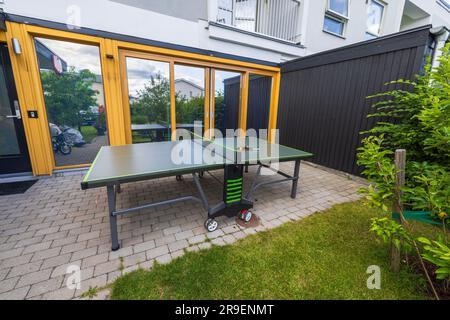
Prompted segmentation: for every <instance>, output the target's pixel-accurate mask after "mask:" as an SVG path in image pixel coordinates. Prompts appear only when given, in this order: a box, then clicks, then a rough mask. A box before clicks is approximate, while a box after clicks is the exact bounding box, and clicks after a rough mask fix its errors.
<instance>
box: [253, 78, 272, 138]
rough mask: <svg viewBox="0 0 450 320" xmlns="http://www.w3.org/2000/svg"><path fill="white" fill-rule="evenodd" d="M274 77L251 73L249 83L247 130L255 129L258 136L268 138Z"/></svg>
mask: <svg viewBox="0 0 450 320" xmlns="http://www.w3.org/2000/svg"><path fill="white" fill-rule="evenodd" d="M271 91H272V77H269V76H261V75H254V74H250V81H249V85H248V106H247V131H248V130H250V129H254V130H255V131H256V134H257V136H258V137H260V138H263V139H267V131H265V132H264V131H261V132H260V130H262V129H265V130H267V129H268V125H269V113H270V96H271Z"/></svg>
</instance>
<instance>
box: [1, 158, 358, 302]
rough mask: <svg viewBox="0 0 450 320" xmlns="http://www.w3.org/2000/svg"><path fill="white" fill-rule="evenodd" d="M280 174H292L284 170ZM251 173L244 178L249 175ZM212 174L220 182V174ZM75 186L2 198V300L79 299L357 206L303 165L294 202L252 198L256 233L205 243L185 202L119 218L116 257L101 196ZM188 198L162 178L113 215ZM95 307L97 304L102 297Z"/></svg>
mask: <svg viewBox="0 0 450 320" xmlns="http://www.w3.org/2000/svg"><path fill="white" fill-rule="evenodd" d="M281 168H282V169H283V170H286V172H292V171H293V166H292V164H282V165H281ZM255 170H256V168H254V167H253V168H250V172H249V175H252V174H254V172H255ZM213 174H214V175H215V176H216V177H218V178H221V177H220V175H221V172H220V171H215V172H213ZM82 177H83V175H82V174H81V173H77V174H65V175H64V176H59V177H49V178H43V179H40V180H39V181H38V182H37V183H36V184H35V185H34V186H32V187H31V188H30V189H29V190H28V191H27V192H26V193H25V194H20V195H11V196H1V197H0V300H2V299H73V298H77V297H80V295H81V294H82V293H83V292H85V291H86V290H88V289H89V287H95V286H97V287H102V286H105V285H106V284H108V283H111V282H112V281H114V279H116V278H117V277H119V276H120V275H121V274H122V273H126V272H130V271H132V270H136V269H137V268H139V267H141V268H151V266H152V264H153V262H154V261H155V260H156V261H158V262H160V263H167V262H169V261H170V260H171V259H174V258H176V257H179V256H181V255H183V254H184V253H185V252H186V251H196V250H200V249H207V248H209V247H210V246H212V245H225V244H231V243H233V242H235V241H237V240H238V239H241V238H243V237H245V236H247V235H249V234H253V233H256V232H259V231H263V230H266V229H270V228H274V227H277V226H279V225H281V224H283V223H286V222H288V221H293V220H298V219H301V218H303V217H306V216H308V215H310V214H312V213H314V212H317V211H321V210H324V209H327V208H329V207H331V206H332V205H334V204H337V203H342V202H347V201H353V200H356V199H358V198H359V196H358V195H357V193H356V190H357V189H358V188H360V187H361V186H362V184H363V182H361V181H358V180H352V179H349V178H348V177H345V176H343V175H342V174H336V173H334V172H331V171H329V170H323V169H321V168H318V167H314V166H311V165H309V164H307V163H303V164H302V165H301V170H300V183H299V190H298V195H297V198H296V199H291V198H290V187H291V184H290V183H283V184H275V185H267V186H263V187H261V188H260V189H258V190H257V192H256V194H255V198H256V200H257V201H256V203H255V207H254V210H253V212H254V213H255V214H257V215H258V216H259V217H260V219H261V225H260V226H258V227H256V228H248V229H244V228H242V227H239V226H237V225H236V223H235V221H234V219H231V218H224V217H221V218H219V219H218V221H219V222H220V226H219V229H218V230H216V231H214V232H212V233H208V232H207V231H206V230H205V229H204V227H203V223H204V221H205V215H206V213H205V212H204V210H203V208H202V207H201V206H200V205H199V204H197V203H193V202H184V203H178V204H174V205H170V206H166V207H161V208H158V209H147V210H145V212H138V213H135V214H132V215H129V216H125V217H119V218H118V227H119V239H120V242H121V249H120V250H118V251H116V252H112V251H111V250H110V249H111V245H110V237H109V222H108V213H107V202H106V190H104V188H99V189H90V190H87V191H82V190H81V189H80V182H81V179H82ZM249 178H250V177H249ZM249 178H247V179H246V183H247V184H248V183H249V182H250V180H251V179H249ZM263 179H269V180H270V179H278V177H277V176H275V177H274V176H267V177H264V178H263ZM202 185H203V187H204V189H205V192H206V195H207V197H208V200H209V201H210V202H211V203H215V202H216V201H219V198H220V196H221V194H222V190H221V185H219V184H218V182H217V181H216V180H215V179H214V178H213V177H211V176H209V175H208V174H205V176H204V178H203V179H202ZM189 193H194V194H195V193H196V189H195V185H194V182H193V179H192V177H190V176H185V178H184V180H183V181H181V182H178V181H176V180H175V178H163V179H158V180H153V181H144V182H137V183H130V184H126V185H123V186H122V193H121V194H120V195H119V196H118V208H121V207H129V206H135V205H139V204H145V203H146V202H149V201H159V200H164V199H169V198H172V197H174V196H179V195H184V194H189ZM207 238H208V239H209V241H207ZM70 265H76V266H79V267H80V268H81V279H82V282H81V288H80V289H72V290H71V289H68V288H67V286H66V283H67V280H68V278H69V277H70V274H67V267H68V266H70ZM99 297H100V298H105V294H101V295H99Z"/></svg>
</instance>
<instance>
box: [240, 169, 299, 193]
mask: <svg viewBox="0 0 450 320" xmlns="http://www.w3.org/2000/svg"><path fill="white" fill-rule="evenodd" d="M262 167H264V168H267V169H269V170H272V171H273V172H275V173H277V174H279V175H280V176H283V177H285V179H280V180H275V181H266V182H260V183H258V182H257V181H258V177H259V176H260V175H261V169H262ZM299 172H300V160H296V161H295V167H294V175H293V176H290V175H289V174H287V173H284V172H283V171H280V170H275V169H273V168H271V167H270V166H268V165H265V164H260V165H259V166H258V170H257V171H256V174H255V177H254V178H253V182H252V184H251V186H250V189H249V190H248V192H247V194H246V195H245V198H246V199H251V197H252V195H253V193H254V192H255V191H256V189H258V188H259V187H260V186H264V185H270V184H275V183H282V182H287V181H292V189H291V198H293V199H295V197H296V195H297V186H298V179H299Z"/></svg>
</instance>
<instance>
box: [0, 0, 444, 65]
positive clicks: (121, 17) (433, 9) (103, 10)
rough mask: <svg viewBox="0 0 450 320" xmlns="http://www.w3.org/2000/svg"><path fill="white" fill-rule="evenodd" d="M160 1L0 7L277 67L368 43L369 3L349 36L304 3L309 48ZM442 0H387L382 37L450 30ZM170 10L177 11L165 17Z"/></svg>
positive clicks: (63, 1)
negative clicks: (409, 12)
mask: <svg viewBox="0 0 450 320" xmlns="http://www.w3.org/2000/svg"><path fill="white" fill-rule="evenodd" d="M155 1H156V0H151V1H150V2H148V1H147V0H133V1H131V0H115V1H108V0H76V1H74V0H39V1H35V0H3V2H4V3H3V4H1V1H0V7H2V8H4V10H5V12H7V13H11V14H17V15H22V16H27V17H32V18H38V19H43V20H49V21H54V22H59V23H68V22H69V23H73V22H74V21H77V16H76V14H77V13H78V12H79V19H78V21H79V24H80V25H81V26H83V27H87V28H92V29H97V30H103V31H108V32H114V33H119V34H124V35H130V36H135V37H140V38H145V39H151V40H157V41H162V42H167V43H171V44H176V45H183V46H189V47H194V48H200V49H205V50H212V51H217V52H221V53H226V54H232V55H237V56H243V57H247V58H253V59H259V60H265V61H270V62H275V63H280V62H283V61H286V60H290V59H293V58H297V57H300V56H305V55H308V54H313V53H317V52H320V51H324V50H329V49H333V48H336V47H341V46H345V45H349V44H352V43H355V42H359V41H364V40H365V32H366V21H367V6H368V4H367V1H368V0H349V1H350V8H349V20H348V23H347V26H346V31H345V35H344V37H338V36H335V35H331V34H328V33H325V32H324V31H323V23H324V16H325V9H326V6H327V1H328V0H301V5H300V8H299V11H300V15H299V16H300V17H301V18H300V19H301V20H300V22H299V23H298V28H299V30H298V34H300V40H301V44H302V45H303V46H304V48H303V47H301V46H296V45H294V44H288V43H286V42H283V41H281V42H280V41H273V40H271V39H270V38H267V37H261V36H256V35H252V34H248V33H243V32H239V31H237V30H233V29H232V28H223V27H221V26H217V25H214V24H210V23H209V22H210V21H213V22H214V21H216V17H217V0H203V1H205V2H206V1H207V2H206V4H207V8H206V9H207V10H203V9H202V10H200V11H201V12H199V18H198V19H197V18H195V16H194V14H193V13H192V12H190V13H189V14H187V13H186V14H184V15H182V14H180V16H182V17H183V18H179V17H177V10H178V9H175V8H176V6H174V5H169V4H168V3H169V2H170V3H172V2H174V1H175V0H170V1H169V0H165V1H167V3H165V4H164V5H162V4H161V3H159V6H158V7H155V10H157V11H159V12H160V13H158V12H154V11H151V10H149V8H151V7H152V6H151V3H156V2H155ZM176 1H181V0H176ZM195 1H196V4H197V5H199V8H204V7H205V6H204V5H201V3H199V1H201V0H195ZM439 1H440V0H384V1H383V2H384V3H386V7H385V12H384V19H383V23H382V30H381V35H387V34H392V33H395V32H399V31H402V30H406V29H410V28H414V27H418V26H422V25H426V24H430V23H431V24H433V26H434V27H437V26H446V27H447V28H449V29H450V12H449V10H447V9H445V8H444V7H443V6H441V5H439V4H438V2H439ZM407 2H411V3H412V4H414V5H415V6H417V7H419V8H420V10H423V11H424V12H426V14H427V16H424V17H423V18H421V19H409V18H408V17H404V16H403V12H404V8H405V3H407ZM74 3H76V5H75V6H74ZM124 3H127V4H124ZM174 3H175V2H174ZM183 3H184V2H183ZM171 8H173V9H171ZM168 10H169V11H170V10H172V11H173V12H172V13H171V14H163V13H161V12H169V11H168ZM186 15H187V16H188V18H187V17H186ZM203 16H205V18H202V17H203Z"/></svg>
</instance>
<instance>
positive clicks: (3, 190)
mask: <svg viewBox="0 0 450 320" xmlns="http://www.w3.org/2000/svg"><path fill="white" fill-rule="evenodd" d="M36 182H37V180H29V181H18V182H7V183H0V196H8V195H11V194H20V193H25V191H27V190H28V189H29V188H30V187H31V186H32V185H33V184H35V183H36Z"/></svg>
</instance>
